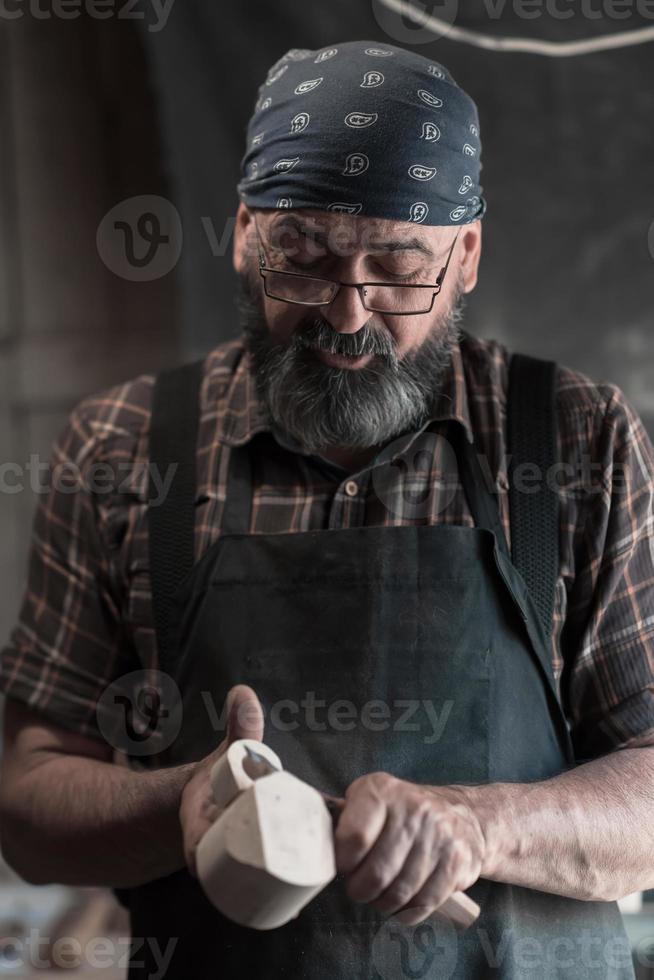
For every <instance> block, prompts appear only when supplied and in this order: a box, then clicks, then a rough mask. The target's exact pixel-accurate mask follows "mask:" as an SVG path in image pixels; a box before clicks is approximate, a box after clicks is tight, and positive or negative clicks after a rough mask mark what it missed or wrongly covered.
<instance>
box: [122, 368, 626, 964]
mask: <svg viewBox="0 0 654 980" xmlns="http://www.w3.org/2000/svg"><path fill="white" fill-rule="evenodd" d="M179 377H181V375H179V374H178V378H179ZM189 377H190V375H188V372H187V379H186V380H187V382H188V383H186V389H188V390H186V394H185V395H184V398H185V399H186V401H185V402H184V403H180V401H179V400H177V401H176V403H175V404H174V411H175V413H176V414H177V418H178V419H179V413H180V412H185V411H188V412H189V413H190V416H191V417H193V413H194V412H195V411H197V406H196V404H195V399H196V391H195V389H194V388H193V386H192V384H190V382H189ZM196 381H197V378H196ZM178 394H179V397H181V396H182V391H181V390H180V391H179V393H178ZM164 401H167V402H168V404H169V405H170V401H171V391H170V390H169V391H168V393H167V396H166V398H165V399H164ZM156 410H157V412H158V411H159V408H157V409H156ZM161 411H162V412H164V411H165V409H164V408H163V407H162V408H161ZM169 414H170V413H169ZM195 422H196V419H195V418H193V425H195ZM168 424H170V425H172V426H174V425H175V424H177V423H175V421H174V420H172V421H171V419H170V418H169V420H168ZM159 431H160V432H161V429H160V430H159ZM187 434H188V433H187ZM450 435H451V438H452V440H453V442H454V443H455V445H456V449H457V458H458V461H459V470H460V474H461V479H462V483H463V486H464V488H465V492H466V494H467V496H468V500H469V503H470V507H471V511H472V513H473V516H474V518H475V522H476V527H475V528H474V529H469V528H464V527H458V526H454V527H453V526H427V525H416V526H402V527H388V528H382V527H376V526H375V527H356V528H351V529H337V530H327V531H307V532H298V533H281V534H251V533H249V527H250V523H249V522H250V506H251V497H252V490H251V475H250V464H251V460H252V455H253V453H254V452H256V445H257V443H256V441H255V443H254V444H253V445H252V444H251V445H250V446H249V447H248V446H245V447H240V448H237V449H235V450H233V452H232V456H231V469H230V477H229V481H228V492H227V501H226V508H225V515H224V521H223V525H222V531H223V533H222V534H221V536H220V537H219V538H218V540H216V541H215V543H214V544H213V545H212V546H211V547H210V548H209V549H208V550H207V551H206V553H205V554H204V555H203V557H202V558H201V560H200V561H199V562H197V563H196V564H195V565H194V566H193V567H192V568H190V570H189V571H188V573H187V574H185V575H184V577H183V579H182V581H181V582H177V584H176V585H175V587H174V594H173V596H172V599H171V600H170V603H169V604H168V605H167V606H166V613H165V616H166V617H167V618H166V622H165V623H164V624H163V625H162V622H161V619H160V621H159V624H158V625H159V635H160V637H162V631H164V632H165V633H166V636H165V637H162V638H163V642H162V643H161V647H162V649H163V650H164V651H165V661H164V663H163V664H162V669H163V670H165V671H167V672H169V673H170V674H171V675H172V677H173V678H174V679H175V681H176V682H177V684H178V685H179V688H180V691H181V692H182V697H183V708H184V714H183V725H182V729H181V733H180V735H179V737H178V738H177V739H176V740H175V741H174V743H173V745H172V746H171V747H170V749H169V750H168V751H167V752H166V754H165V758H164V759H163V760H162V759H159V760H158V761H159V762H160V763H161V762H162V761H163V763H164V764H166V765H177V764H180V763H183V762H189V761H193V760H197V759H200V758H202V757H203V756H205V755H206V754H207V753H209V752H211V751H212V750H213V749H214V748H215V747H216V745H217V744H218V742H219V741H220V740H221V739H222V738H223V736H224V731H222V730H217V728H216V724H215V715H214V714H212V711H211V705H213V707H214V710H215V712H217V713H218V714H219V713H220V712H221V710H222V708H223V705H224V701H225V697H226V695H227V692H228V690H229V688H230V687H231V686H232V685H234V684H236V683H247V684H250V685H252V687H253V688H254V689H255V690H256V691H257V693H258V695H259V697H260V699H261V701H262V703H263V706H264V711H265V714H266V732H265V740H266V742H267V743H268V744H270V745H271V746H272V748H274V749H275V751H277V752H278V753H279V755H280V757H281V758H282V760H283V762H284V766H285V768H287V769H288V770H290V771H291V772H293V773H294V774H296V775H297V776H299V777H300V778H302V779H305V780H307V781H308V782H310V783H311V784H312V785H314V786H316V787H318V788H320V789H322V790H325V791H327V792H330V793H335V794H339V795H340V794H342V792H343V791H344V789H345V788H346V787H347V786H348V784H349V783H350V782H351V781H352V780H353V779H355V778H356V777H357V776H359V775H362V774H364V773H369V772H374V771H379V770H383V771H386V772H389V773H393V774H394V775H396V776H398V777H401V778H403V779H406V780H411V781H414V782H417V783H427V784H445V783H488V782H494V781H499V780H504V781H520V782H523V781H529V780H541V779H546V778H548V777H550V776H554V775H556V774H558V773H560V772H561V771H563V770H564V769H566V768H569V767H570V766H571V765H573V764H574V760H573V754H572V748H571V745H570V740H569V736H568V729H567V725H566V722H565V718H564V715H563V712H562V710H561V708H560V706H559V701H558V698H557V695H556V689H555V685H554V681H553V676H552V670H551V661H550V655H549V652H548V638H547V635H546V632H545V630H544V628H543V625H542V622H541V618H540V617H539V615H538V611H537V609H536V605H535V604H534V602H533V600H532V597H531V596H530V595H529V594H528V591H527V588H526V585H525V582H524V580H523V578H522V577H521V576H520V575H519V573H518V572H517V571H516V569H515V568H514V566H513V564H512V562H511V559H510V557H509V554H508V551H507V545H506V541H505V537H504V534H503V533H502V531H501V528H500V525H499V519H498V508H497V503H496V500H495V499H494V497H493V496H492V494H491V493H490V492H488V490H487V489H485V488H484V485H483V484H484V481H483V478H482V474H481V470H480V468H479V464H478V462H477V457H476V455H475V452H474V449H473V447H472V446H471V445H470V444H469V443H468V441H467V438H466V437H465V436H464V435H463V429H462V428H460V427H459V425H458V423H457V424H453V426H452V430H451V434H450ZM256 439H272V436H271V435H270V434H262V435H259V436H257V437H255V440H256ZM179 442H180V440H179V432H178V433H177V437H173V436H171V455H174V454H175V453H177V452H181V451H182V449H183V447H182V446H180V445H179ZM153 444H154V443H153ZM278 451H281V450H278ZM157 453H158V454H159V456H162V455H163V456H165V455H166V453H165V452H163V453H162V452H161V448H160V446H159V448H158V449H157ZM185 456H186V459H187V463H188V460H189V459H192V458H194V457H192V456H191V457H189V452H188V446H187V447H186V450H185ZM164 465H165V461H164ZM189 474H190V471H189V470H187V471H186V477H185V476H184V471H181V478H180V479H181V484H183V483H184V480H185V479H186V478H187V477H188V480H187V483H188V485H187V487H186V499H187V500H189V499H192V496H190V495H189V492H190V490H191V489H192V479H191V477H190V475H189ZM180 499H181V498H180ZM153 531H154V534H155V535H156V536H157V541H156V542H155V541H152V542H151V556H152V561H153V562H156V563H157V568H158V572H157V577H158V581H159V585H158V586H157V588H164V587H165V586H162V584H161V582H162V580H161V575H160V571H161V568H160V563H162V562H163V563H164V564H165V563H166V562H167V563H168V568H169V574H171V575H173V577H174V572H170V568H171V565H170V563H171V561H177V562H182V564H183V563H184V562H185V561H188V557H189V554H190V553H191V552H192V514H191V515H190V517H189V514H188V513H187V512H185V515H184V516H182V515H180V513H178V514H177V522H176V525H175V528H174V529H172V527H170V526H169V530H168V533H167V534H164V533H163V532H162V529H161V528H159V530H157V526H156V525H154V524H153ZM184 536H186V537H185V540H182V539H183V538H184ZM173 538H174V539H175V540H173ZM175 549H177V550H175ZM171 556H172V557H171ZM153 568H154V566H153ZM169 585H170V581H169ZM169 591H173V590H172V588H171V589H169ZM370 702H373V703H374V704H373V706H371V705H370ZM380 703H381V707H380ZM329 710H331V712H332V713H331V715H330V714H328V711H329ZM434 718H437V719H438V720H439V723H438V724H434ZM469 894H470V895H471V897H472V898H474V899H475V900H476V901H477V902H478V903H479V904H480V906H481V908H482V914H481V918H480V919H479V921H478V922H477V923H476V924H475V926H473V927H472V928H471V929H469V930H468V931H467V932H465V933H463V934H460V935H457V934H456V933H454V932H453V931H452V930H451V929H449V928H448V927H446V926H444V925H439V924H438V923H432V922H430V923H428V924H424V923H423V924H422V925H420V926H417V927H415V928H412V929H408V928H407V929H403V928H401V927H399V926H398V925H397V924H396V923H395V922H394V921H393V920H391V921H385V920H384V919H383V918H382V917H381V916H379V915H378V914H377V913H375V912H373V911H372V910H371V909H370V907H369V906H367V905H359V904H356V903H353V902H350V901H349V900H348V899H347V898H346V897H345V895H344V889H343V882H342V880H341V878H340V876H339V877H337V878H336V880H335V881H334V882H332V884H331V885H330V886H329V887H328V888H327V889H326V890H325V891H324V892H323V893H322V894H321V895H320V896H319V897H318V898H317V899H315V900H314V901H313V902H312V903H311V904H310V905H309V906H307V907H306V908H305V909H304V910H303V912H302V913H301V914H300V916H299V917H298V918H297V919H295V920H293V921H292V922H291V923H289V924H287V925H286V926H284V927H282V928H280V929H277V930H273V931H270V932H256V931H254V930H250V929H246V928H243V927H240V926H236V925H234V924H232V923H231V922H230V921H228V920H227V919H226V918H225V917H223V916H222V915H221V914H220V913H219V912H217V911H216V910H214V908H213V907H212V906H211V905H210V904H209V902H208V901H207V900H206V899H205V897H204V895H203V893H202V891H201V888H200V886H199V885H198V883H197V882H196V881H195V880H194V879H193V878H192V877H191V876H190V875H189V874H188V873H187V872H186V871H184V870H183V871H179V872H178V873H176V874H173V875H170V876H168V877H166V878H162V879H159V880H157V881H153V882H150V883H148V884H146V885H144V886H141V887H138V888H134V889H132V890H131V891H130V892H129V904H130V908H131V922H132V934H133V935H134V936H136V937H150V938H153V937H156V938H157V940H158V942H159V945H160V947H161V948H164V947H165V946H166V944H167V943H168V940H169V939H170V938H171V937H178V942H177V946H176V949H175V953H174V955H173V958H172V962H171V966H170V968H169V970H168V972H167V973H166V974H165V975H166V977H168V978H175V980H178V978H179V980H192V978H197V980H209V978H216V980H219V978H225V980H227V978H230V980H231V978H239V980H250V978H259V977H261V978H264V977H270V978H278V977H279V978H282V977H285V978H311V980H335V978H343V980H346V978H347V980H350V978H357V980H359V978H361V980H364V978H365V980H401V978H404V977H413V978H416V977H429V978H432V977H434V978H435V977H438V978H441V977H456V978H460V980H471V978H483V977H501V978H506V980H508V978H511V980H525V978H531V977H533V978H541V977H556V978H569V980H580V978H586V977H595V978H600V977H601V978H604V977H616V978H617V977H620V978H627V977H633V971H632V968H631V966H630V964H629V961H628V954H627V952H626V950H627V940H626V937H625V934H624V930H623V926H622V920H621V917H620V914H619V911H618V908H617V906H616V904H615V903H584V902H580V901H575V900H571V899H567V898H562V897H558V896H554V895H550V894H545V893H543V892H538V891H533V890H529V889H525V888H519V887H513V886H510V885H504V884H497V883H493V882H490V881H486V880H479V881H478V882H477V883H476V884H475V885H474V886H473V887H472V888H471V889H470V890H469ZM607 950H608V951H607ZM137 962H138V963H141V964H142V966H138V965H136V963H137ZM156 969H157V967H156V964H155V963H154V961H152V960H151V959H149V953H148V948H147V946H146V947H141V948H140V949H139V950H138V954H137V955H135V957H134V965H133V966H132V968H131V970H130V974H129V976H130V978H132V980H134V978H137V977H139V978H141V977H146V976H151V975H154V973H155V972H156Z"/></svg>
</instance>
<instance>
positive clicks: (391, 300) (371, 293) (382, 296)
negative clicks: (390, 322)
mask: <svg viewBox="0 0 654 980" xmlns="http://www.w3.org/2000/svg"><path fill="white" fill-rule="evenodd" d="M435 293H436V290H435V289H434V287H433V286H424V287H423V286H365V287H364V289H363V297H364V301H365V305H366V309H368V310H372V311H373V312H375V313H396V314H401V313H427V312H428V310H430V309H431V305H432V300H433V297H434V294H435Z"/></svg>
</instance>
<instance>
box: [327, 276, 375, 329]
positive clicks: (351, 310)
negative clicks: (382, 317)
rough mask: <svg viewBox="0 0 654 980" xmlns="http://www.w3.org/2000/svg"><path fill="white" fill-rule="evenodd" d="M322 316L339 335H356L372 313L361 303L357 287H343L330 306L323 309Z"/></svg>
mask: <svg viewBox="0 0 654 980" xmlns="http://www.w3.org/2000/svg"><path fill="white" fill-rule="evenodd" d="M322 315H323V316H324V318H325V320H327V322H328V323H329V324H330V326H331V327H332V328H333V329H334V330H336V331H337V332H338V333H356V332H357V330H360V329H361V327H363V326H364V325H365V324H366V323H367V322H368V320H369V319H370V317H371V316H372V313H371V312H370V310H367V309H366V308H365V306H364V305H363V303H362V302H361V296H360V295H359V290H358V289H357V288H356V286H341V287H340V289H339V290H338V292H337V294H336V296H335V297H334V299H333V300H332V302H331V303H330V304H329V306H324V307H323V309H322Z"/></svg>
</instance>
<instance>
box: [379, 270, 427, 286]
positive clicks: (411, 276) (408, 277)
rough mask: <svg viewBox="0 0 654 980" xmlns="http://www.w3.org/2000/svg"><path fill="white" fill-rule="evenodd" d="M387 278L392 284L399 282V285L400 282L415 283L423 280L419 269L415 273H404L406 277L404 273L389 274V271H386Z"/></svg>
mask: <svg viewBox="0 0 654 980" xmlns="http://www.w3.org/2000/svg"><path fill="white" fill-rule="evenodd" d="M385 276H386V278H387V279H389V280H390V281H392V282H398V283H399V282H415V281H417V280H420V278H421V274H420V269H417V270H416V271H415V272H409V273H404V275H403V274H402V273H399V272H388V271H386V272H385Z"/></svg>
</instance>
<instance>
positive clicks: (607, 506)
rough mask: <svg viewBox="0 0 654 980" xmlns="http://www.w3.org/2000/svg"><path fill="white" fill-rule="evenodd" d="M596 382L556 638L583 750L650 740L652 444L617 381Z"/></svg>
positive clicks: (587, 753)
mask: <svg viewBox="0 0 654 980" xmlns="http://www.w3.org/2000/svg"><path fill="white" fill-rule="evenodd" d="M602 391H603V393H605V394H606V396H607V398H606V400H604V405H605V406H606V408H605V411H604V413H603V415H600V421H599V424H598V426H597V430H596V434H595V438H594V442H595V444H594V446H593V447H592V450H591V462H592V466H593V471H592V478H591V480H590V486H591V493H590V497H589V502H588V506H587V508H586V516H585V522H584V526H583V527H581V528H580V529H579V531H578V541H577V545H576V552H577V554H576V566H577V567H576V575H575V581H574V586H573V588H572V592H571V595H570V597H569V607H568V615H567V617H566V623H565V628H564V631H563V637H562V652H563V657H564V662H565V664H566V668H565V670H566V671H567V672H568V683H567V685H566V688H567V691H566V693H567V697H568V705H567V708H568V714H569V717H570V718H571V734H572V738H573V743H574V745H575V750H576V754H577V757H578V758H580V759H590V758H595V757H597V756H599V755H603V754H606V753H607V752H609V751H612V750H613V749H616V748H624V747H627V746H629V744H630V743H632V742H635V741H636V740H638V739H642V738H643V737H644V736H649V735H651V737H652V742H654V451H653V449H652V444H651V442H650V440H649V437H648V435H647V433H646V431H645V428H644V426H643V424H642V422H641V420H640V418H639V417H638V415H637V413H636V412H635V411H634V409H633V408H632V406H631V405H630V404H629V403H628V401H627V400H626V399H625V397H624V395H623V394H622V392H621V391H620V389H618V388H615V387H614V386H607V387H606V388H603V389H602Z"/></svg>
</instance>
